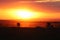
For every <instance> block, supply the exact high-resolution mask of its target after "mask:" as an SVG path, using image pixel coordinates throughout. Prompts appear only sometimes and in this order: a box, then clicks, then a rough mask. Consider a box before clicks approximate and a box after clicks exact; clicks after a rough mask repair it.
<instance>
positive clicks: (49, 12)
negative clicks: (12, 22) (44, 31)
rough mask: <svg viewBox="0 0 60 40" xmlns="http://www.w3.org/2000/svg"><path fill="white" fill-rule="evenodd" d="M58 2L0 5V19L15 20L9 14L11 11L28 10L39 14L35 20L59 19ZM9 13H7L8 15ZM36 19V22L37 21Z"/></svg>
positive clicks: (59, 8)
mask: <svg viewBox="0 0 60 40" xmlns="http://www.w3.org/2000/svg"><path fill="white" fill-rule="evenodd" d="M59 4H60V3H59V2H40V3H39V2H10V3H8V4H7V3H1V4H0V5H1V6H0V19H17V18H15V17H14V16H13V15H12V14H11V13H10V12H11V11H13V10H15V11H16V10H20V9H23V8H25V9H28V10H31V11H34V12H37V13H38V12H39V13H38V15H40V14H42V17H41V15H40V16H38V17H37V19H39V18H41V19H43V18H44V19H45V18H46V19H60V6H59ZM8 12H9V13H8ZM37 19H36V20H37Z"/></svg>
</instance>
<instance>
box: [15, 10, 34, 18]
mask: <svg viewBox="0 0 60 40" xmlns="http://www.w3.org/2000/svg"><path fill="white" fill-rule="evenodd" d="M16 16H18V17H21V18H22V19H28V18H32V16H33V13H32V12H30V11H28V10H17V11H16Z"/></svg>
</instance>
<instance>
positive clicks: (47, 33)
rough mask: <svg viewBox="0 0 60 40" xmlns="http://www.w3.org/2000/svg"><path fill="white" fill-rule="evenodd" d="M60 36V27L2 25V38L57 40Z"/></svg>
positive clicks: (0, 31)
mask: <svg viewBox="0 0 60 40" xmlns="http://www.w3.org/2000/svg"><path fill="white" fill-rule="evenodd" d="M59 38H60V28H53V29H48V28H46V29H43V28H16V27H0V39H4V40H5V39H8V40H12V39H13V40H15V39H17V40H18V39H21V40H43V39H44V40H46V39H48V40H49V39H50V40H52V39H53V40H55V39H59Z"/></svg>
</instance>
